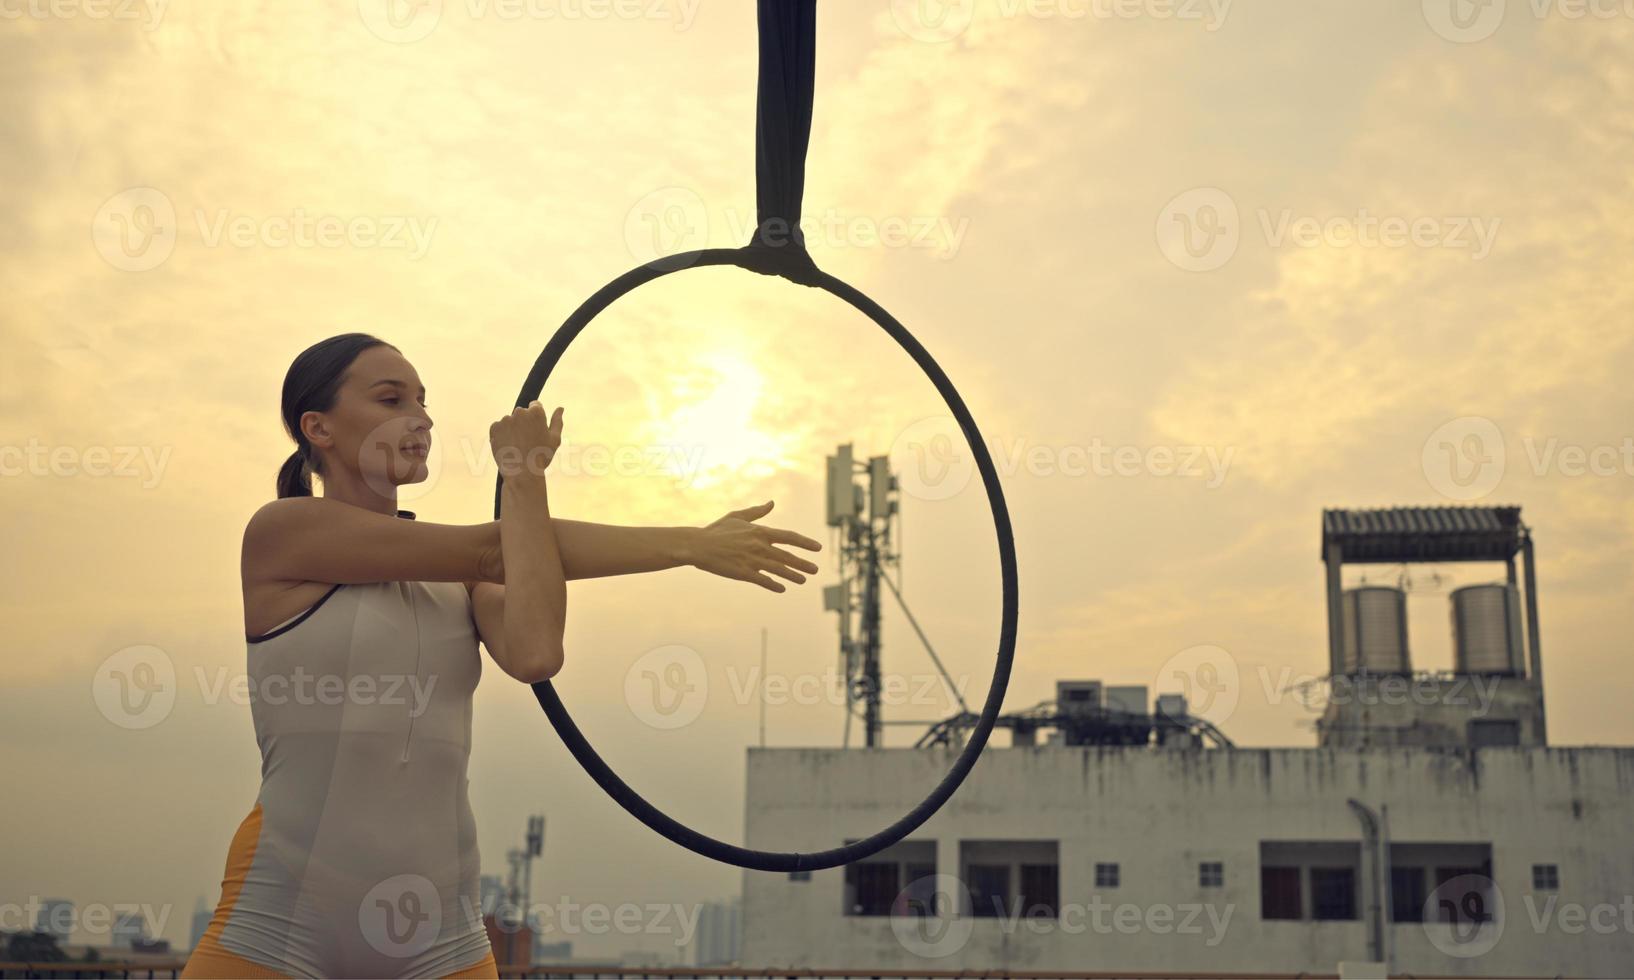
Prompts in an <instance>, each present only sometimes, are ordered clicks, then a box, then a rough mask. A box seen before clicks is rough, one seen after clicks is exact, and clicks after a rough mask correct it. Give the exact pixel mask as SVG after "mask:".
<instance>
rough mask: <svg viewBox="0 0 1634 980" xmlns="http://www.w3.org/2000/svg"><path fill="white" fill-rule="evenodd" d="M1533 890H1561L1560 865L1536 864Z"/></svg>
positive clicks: (1534, 866) (1533, 871) (1533, 874)
mask: <svg viewBox="0 0 1634 980" xmlns="http://www.w3.org/2000/svg"><path fill="white" fill-rule="evenodd" d="M1532 890H1533V891H1540V892H1553V891H1559V890H1560V865H1558V864H1534V865H1532Z"/></svg>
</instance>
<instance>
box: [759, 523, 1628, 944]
mask: <svg viewBox="0 0 1634 980" xmlns="http://www.w3.org/2000/svg"><path fill="white" fill-rule="evenodd" d="M1531 551H1532V544H1531V535H1530V531H1529V530H1528V529H1526V528H1525V527H1524V525H1522V524H1521V523H1520V520H1519V509H1518V508H1438V509H1433V510H1423V509H1417V510H1402V509H1397V510H1392V511H1385V512H1375V511H1360V512H1358V511H1329V512H1326V513H1325V514H1324V515H1323V549H1322V558H1323V563H1324V565H1325V567H1326V570H1327V573H1328V580H1327V581H1328V586H1329V588H1328V593H1329V602H1328V613H1329V624H1330V630H1329V638H1330V655H1331V657H1332V664H1333V667H1334V670H1333V673H1332V674H1330V676H1329V677H1328V678H1326V680H1327V682H1328V683H1327V692H1328V697H1329V700H1328V703H1327V705H1326V707H1325V710H1324V711H1323V714H1322V718H1321V722H1320V723H1319V725H1318V744H1317V745H1316V746H1314V747H1303V748H1255V749H1245V748H1238V747H1235V746H1234V745H1233V744H1232V743H1231V741H1230V739H1229V738H1226V737H1225V735H1224V734H1223V733H1221V732H1220V731H1218V730H1217V729H1215V728H1214V727H1213V726H1212V725H1210V724H1208V723H1206V722H1204V721H1202V720H1201V719H1198V718H1194V717H1192V716H1191V715H1190V714H1189V713H1188V710H1187V706H1186V704H1185V698H1184V697H1183V696H1181V695H1179V694H1175V693H1162V692H1160V693H1159V696H1158V698H1157V701H1156V705H1155V707H1148V706H1146V694H1145V689H1144V688H1141V687H1140V686H1138V685H1124V686H1119V687H1108V686H1104V685H1102V684H1101V683H1100V682H1099V681H1061V682H1058V684H1057V697H1056V700H1055V702H1053V703H1048V702H1047V703H1046V704H1045V705H1042V706H1040V709H1029V710H1028V711H1025V712H1018V713H1015V714H1011V715H1004V716H1001V718H1000V726H1002V727H1004V728H1007V729H1009V732H1010V735H1011V744H1010V745H1009V746H1003V745H998V746H995V745H994V744H993V743H992V742H990V743H989V745H988V747H987V749H986V750H985V751H984V753H983V754H982V756H981V758H980V759H979V761H978V762H977V763H976V765H975V767H974V768H973V769H972V770H971V772H970V774H969V776H968V777H967V778H966V780H965V782H964V783H963V785H962V786H961V787H960V789H959V790H958V792H956V793H955V794H954V795H953V797H952V798H951V799H950V800H949V801H948V802H947V803H946V804H945V805H944V806H943V807H942V808H941V809H940V810H938V811H937V812H936V813H935V814H934V815H932V817H931V818H930V819H929V820H927V821H926V822H925V823H924V824H922V825H921V826H920V827H918V828H917V829H916V830H914V831H913V832H912V833H910V834H909V835H908V836H907V837H906V838H905V839H904V840H902V841H899V842H897V843H896V844H894V845H892V846H891V847H889V848H887V849H885V850H883V851H881V852H879V853H878V854H875V855H873V856H871V857H870V858H869V859H867V860H866V861H862V862H858V863H855V864H852V865H848V866H845V867H840V868H829V869H824V870H820V871H814V872H805V873H791V874H773V873H767V872H758V871H748V870H746V871H745V872H744V873H743V896H744V905H743V908H744V919H743V949H742V953H741V956H740V960H741V962H743V963H746V964H751V965H753V966H755V967H758V968H764V969H770V970H776V969H779V968H785V967H787V968H797V969H811V970H823V969H842V968H873V969H882V970H903V971H909V972H912V971H916V970H938V971H940V970H987V969H1010V970H1016V971H1040V972H1060V973H1073V972H1091V971H1110V972H1128V973H1143V974H1151V975H1165V974H1193V975H1219V974H1222V973H1227V974H1229V973H1244V974H1259V975H1264V974H1282V975H1293V974H1300V973H1317V974H1327V975H1333V974H1334V973H1335V972H1338V971H1343V972H1346V973H1349V974H1351V975H1358V976H1361V975H1374V976H1378V975H1384V974H1385V973H1386V972H1388V973H1390V974H1414V975H1441V976H1519V975H1528V976H1536V975H1542V976H1559V975H1571V976H1630V975H1634V840H1631V839H1630V837H1629V835H1628V834H1626V833H1625V830H1626V828H1628V827H1630V826H1634V748H1622V747H1575V748H1561V747H1551V746H1549V745H1548V744H1547V736H1546V732H1547V728H1546V724H1545V719H1544V713H1543V693H1542V692H1543V685H1542V662H1541V658H1540V656H1539V654H1538V649H1539V645H1540V644H1539V639H1540V634H1539V630H1538V626H1537V604H1536V583H1535V577H1534V573H1533V571H1532V567H1531V565H1532V561H1531ZM1517 554H1518V555H1520V556H1521V557H1522V558H1523V559H1524V561H1525V579H1526V588H1525V600H1524V602H1522V601H1521V598H1520V596H1519V595H1518V591H1519V590H1518V588H1517V585H1518V583H1517V575H1516V571H1515V566H1514V559H1515V557H1516V555H1517ZM1368 561H1371V562H1380V563H1384V562H1389V563H1403V562H1412V561H1435V562H1446V561H1479V562H1493V561H1497V562H1505V561H1507V562H1508V567H1509V571H1508V575H1507V581H1505V582H1499V583H1495V585H1494V586H1492V587H1486V586H1483V587H1482V588H1480V589H1478V590H1475V591H1473V592H1472V591H1467V590H1464V589H1460V590H1454V592H1453V594H1452V595H1451V596H1450V597H1449V599H1448V602H1449V605H1450V606H1451V616H1450V619H1451V623H1452V626H1453V630H1454V649H1455V660H1456V662H1455V664H1454V668H1453V670H1451V671H1437V672H1424V671H1415V670H1414V669H1413V667H1412V661H1411V656H1410V651H1409V650H1408V649H1407V648H1406V640H1405V637H1406V629H1405V623H1404V622H1403V621H1401V620H1400V618H1399V617H1400V616H1404V615H1405V613H1404V612H1403V610H1404V604H1403V603H1400V602H1398V601H1396V597H1394V596H1391V595H1388V594H1379V593H1375V594H1364V590H1372V589H1377V588H1378V587H1376V586H1359V587H1355V588H1351V589H1344V588H1342V580H1341V578H1340V576H1339V571H1340V566H1341V565H1343V564H1348V563H1354V562H1368ZM1381 591H1382V593H1388V592H1389V589H1387V588H1386V589H1383V590H1381ZM1520 610H1524V618H1520V617H1519V611H1520ZM1523 637H1524V638H1525V639H1524V640H1523V639H1522V638H1523ZM1196 689H1197V687H1194V688H1193V690H1196ZM1111 692H1117V693H1116V694H1115V695H1114V696H1110V697H1109V696H1108V695H1109V694H1110V693H1111ZM972 722H973V719H971V718H969V717H962V718H955V719H950V722H949V723H944V724H943V725H942V726H940V727H939V728H937V729H933V731H932V732H931V733H929V734H935V735H938V736H939V738H940V743H941V744H937V741H936V740H932V741H931V742H929V743H928V744H926V743H923V742H922V746H923V747H916V748H878V747H871V748H865V749H828V748H790V749H763V748H753V749H750V750H749V752H748V765H747V787H746V807H747V813H746V828H745V841H746V846H748V847H751V848H756V849H761V850H772V851H802V852H811V851H820V850H826V849H828V848H831V847H833V846H835V845H836V844H838V843H841V842H842V841H843V842H846V843H849V842H851V841H854V840H858V839H861V838H863V837H866V836H870V835H872V834H874V833H876V832H878V831H879V830H881V829H882V828H884V827H886V826H888V825H889V824H890V823H892V822H894V821H895V820H896V819H897V818H899V817H900V816H901V815H903V814H905V813H907V812H909V811H910V810H911V809H912V808H913V807H914V806H915V805H916V804H917V803H918V802H919V801H920V800H921V799H922V798H923V797H924V796H925V794H926V793H928V792H929V791H930V790H931V789H932V788H933V787H934V786H935V785H936V784H937V783H938V782H939V781H940V780H941V779H942V777H943V776H944V775H945V774H946V772H947V771H948V769H949V767H950V766H951V765H952V763H953V761H954V759H955V758H956V757H957V755H958V751H959V749H960V747H962V745H963V744H964V738H963V737H962V733H966V732H968V728H969V726H970V725H971V723H972ZM1041 729H1052V731H1051V732H1050V736H1049V738H1048V739H1047V740H1046V741H1045V742H1044V743H1042V744H1039V743H1038V742H1037V740H1036V739H1035V737H1034V735H1035V733H1036V732H1037V731H1039V730H1041ZM1341 964H1344V965H1343V966H1341Z"/></svg>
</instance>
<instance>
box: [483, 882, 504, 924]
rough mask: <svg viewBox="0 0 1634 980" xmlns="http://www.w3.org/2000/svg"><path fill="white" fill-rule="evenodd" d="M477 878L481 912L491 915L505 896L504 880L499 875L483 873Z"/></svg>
mask: <svg viewBox="0 0 1634 980" xmlns="http://www.w3.org/2000/svg"><path fill="white" fill-rule="evenodd" d="M477 880H478V882H479V887H480V888H481V890H482V897H481V899H480V900H481V902H482V914H483V915H493V914H494V909H496V908H498V907H499V903H500V902H501V901H502V900H503V899H504V897H505V882H504V880H503V879H501V878H500V877H499V875H483V876H481V877H480V878H478V879H477Z"/></svg>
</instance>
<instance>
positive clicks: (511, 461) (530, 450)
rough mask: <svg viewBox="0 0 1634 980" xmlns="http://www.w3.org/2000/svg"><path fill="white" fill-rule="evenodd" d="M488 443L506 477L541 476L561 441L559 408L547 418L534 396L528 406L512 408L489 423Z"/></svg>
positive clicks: (502, 473) (542, 407)
mask: <svg viewBox="0 0 1634 980" xmlns="http://www.w3.org/2000/svg"><path fill="white" fill-rule="evenodd" d="M488 445H489V447H490V448H491V449H492V450H493V453H494V462H495V463H498V464H499V472H500V475H501V476H503V477H504V478H505V479H507V480H509V479H512V478H513V477H520V476H532V477H543V476H544V475H545V468H546V467H548V466H549V465H550V461H551V460H552V459H554V458H556V450H557V449H558V448H560V447H561V445H562V410H561V409H560V408H558V409H556V414H555V415H553V416H551V417H550V418H548V419H547V418H545V409H544V406H543V405H540V404H539V402H538V400H537V399H535V400H534V401H533V402H532V403H530V404H529V405H528V407H527V408H517V409H513V410H512V411H511V414H509V415H507V416H505V417H504V418H502V419H500V420H499V421H497V422H495V423H494V424H493V425H490V426H488Z"/></svg>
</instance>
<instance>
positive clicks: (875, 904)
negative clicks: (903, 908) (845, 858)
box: [845, 861, 901, 915]
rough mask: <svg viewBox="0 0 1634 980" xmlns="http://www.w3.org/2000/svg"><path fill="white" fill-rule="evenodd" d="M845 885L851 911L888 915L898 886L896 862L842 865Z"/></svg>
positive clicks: (854, 912) (866, 862)
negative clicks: (849, 897)
mask: <svg viewBox="0 0 1634 980" xmlns="http://www.w3.org/2000/svg"><path fill="white" fill-rule="evenodd" d="M845 888H846V892H847V893H848V894H850V895H851V896H852V898H851V910H850V914H851V915H890V914H891V906H892V905H893V904H895V902H896V895H897V892H898V891H900V890H901V889H900V886H899V885H898V884H897V868H896V862H894V861H893V862H885V861H862V862H859V863H857V864H848V865H846V866H845Z"/></svg>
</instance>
